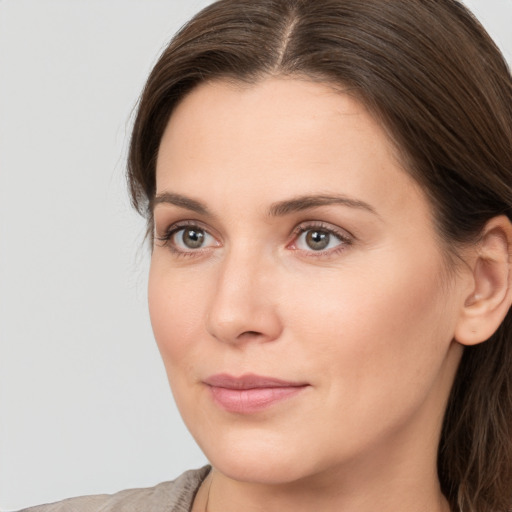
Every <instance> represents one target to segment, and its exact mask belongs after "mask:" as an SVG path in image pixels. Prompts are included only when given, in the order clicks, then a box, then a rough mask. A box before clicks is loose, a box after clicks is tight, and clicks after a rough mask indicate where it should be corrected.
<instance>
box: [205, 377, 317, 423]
mask: <svg viewBox="0 0 512 512" xmlns="http://www.w3.org/2000/svg"><path fill="white" fill-rule="evenodd" d="M204 383H205V384H206V385H207V386H208V387H209V388H210V393H211V396H212V398H213V401H214V403H216V404H217V405H218V406H220V407H221V408H222V409H224V410H225V411H228V412H232V413H238V414H252V413H256V412H259V411H262V410H264V409H267V408H268V407H270V406H272V405H274V404H277V403H278V402H282V401H284V400H287V399H289V398H292V397H294V396H296V395H297V394H299V393H301V392H302V391H304V390H305V389H306V388H307V387H309V384H308V383H305V382H292V381H285V380H281V379H275V378H273V377H264V376H260V375H254V374H246V375H242V376H241V377H233V376H231V375H228V374H218V375H212V376H211V377H208V378H207V379H205V380H204Z"/></svg>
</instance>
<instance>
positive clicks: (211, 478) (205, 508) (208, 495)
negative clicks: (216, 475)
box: [204, 475, 213, 512]
mask: <svg viewBox="0 0 512 512" xmlns="http://www.w3.org/2000/svg"><path fill="white" fill-rule="evenodd" d="M212 481H213V475H211V476H210V483H209V484H208V492H207V494H206V503H205V505H204V512H208V503H209V502H210V490H211V488H212Z"/></svg>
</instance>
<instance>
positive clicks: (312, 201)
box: [269, 195, 378, 217]
mask: <svg viewBox="0 0 512 512" xmlns="http://www.w3.org/2000/svg"><path fill="white" fill-rule="evenodd" d="M332 204H335V205H342V206H348V207H350V208H357V209H361V210H366V211H368V212H370V213H373V214H374V215H378V213H377V212H376V211H375V209H374V208H373V206H371V205H369V204H368V203H365V202H364V201H360V200H359V199H353V198H350V197H346V196H343V195H306V196H299V197H295V198H293V199H289V200H286V201H279V202H278V203H274V204H273V205H272V206H271V207H270V209H269V215H270V216H272V217H280V216H284V215H289V214H290V213H296V212H301V211H304V210H309V209H311V208H318V207H320V206H329V205H332Z"/></svg>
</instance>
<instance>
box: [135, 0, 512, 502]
mask: <svg viewBox="0 0 512 512" xmlns="http://www.w3.org/2000/svg"><path fill="white" fill-rule="evenodd" d="M272 75H279V76H283V75H286V76H306V77H309V78H310V79H313V80H320V81H323V82H327V83H330V84H333V85H335V86H341V87H343V89H344V90H347V89H348V90H349V91H351V92H352V93H353V94H355V95H356V96H357V97H358V98H359V99H360V100H361V101H362V102H364V104H365V105H366V106H367V107H368V108H369V109H370V110H371V112H372V113H373V114H374V115H375V116H377V117H378V118H379V119H380V120H381V121H382V123H383V125H384V126H385V127H386V128H387V130H388V133H389V134H390V136H391V137H392V138H393V140H394V141H395V143H396V145H397V147H398V148H399V149H400V150H401V153H402V156H403V159H404V162H405V165H404V167H405V168H406V169H407V171H408V172H410V173H411V175H412V176H413V177H414V178H415V179H416V180H417V181H418V182H419V183H420V184H421V185H422V188H423V190H424V191H425V192H426V194H427V195H428V197H429V199H430V201H431V203H432V206H433V211H434V213H435V217H436V222H437V228H438V231H439V234H440V236H441V238H442V240H443V241H445V242H446V243H447V245H448V246H449V247H451V248H454V247H456V246H457V244H459V243H465V242H472V241H474V240H475V239H476V237H477V236H478V234H479V232H480V230H481V229H482V227H483V225H484V224H485V223H486V222H487V221H488V220H489V219H490V218H492V217H494V216H497V215H500V214H505V215H508V216H509V218H510V217H511V216H512V80H511V76H510V72H509V70H508V67H507V64H506V62H505V61H504V59H503V57H502V56H501V54H500V52H499V50H498V49H497V47H496V46H495V44H494V43H493V41H492V40H491V38H490V37H489V36H488V34H487V33H486V32H485V30H484V29H483V28H482V27H481V25H480V24H479V23H478V22H477V21H476V19H475V18H474V17H473V16H472V15H471V13H470V12H469V11H468V10H467V9H466V8H465V7H464V6H463V5H462V4H460V3H459V2H458V1H456V0H220V1H218V2H216V3H214V4H212V5H210V6H209V7H207V8H206V9H204V10H203V11H202V12H201V13H199V14H198V15H197V16H196V17H195V18H194V19H192V21H190V22H189V23H188V24H187V25H186V26H185V27H184V28H183V29H182V30H181V31H180V32H179V33H178V34H177V35H176V36H175V37H174V39H173V40H172V41H171V43H170V44H169V46H168V47H167V49H166V50H165V51H164V52H163V54H162V56H161V58H160V59H159V61H158V63H157V64H156V66H155V67H154V69H153V71H152V73H151V75H150V77H149V79H148V81H147V84H146V87H145V89H144V91H143V94H142V97H141V99H140V103H139V109H138V114H137V117H136V120H135V125H134V128H133V134H132V139H131V146H130V154H129V162H128V178H129V184H130V189H131V194H132V201H133V204H134V206H135V207H136V208H137V209H138V210H139V211H140V212H141V213H142V214H144V215H145V216H146V217H147V219H148V226H149V228H150V229H151V228H152V223H153V218H152V212H151V209H150V207H149V204H150V201H151V199H152V198H153V197H154V195H155V163H156V156H157V152H158V148H159V145H160V140H161V137H162V134H163V132H164V129H165V127H166V125H167V122H168V120H169V117H170V115H171V113H172V111H173V109H174V107H175V106H176V104H177V103H178V102H179V101H180V100H181V99H182V98H183V97H184V96H185V95H186V94H187V93H188V92H189V91H191V90H192V89H193V88H194V87H195V86H196V85H198V84H199V83H203V82H206V81H211V80H215V79H219V78H223V79H232V80H235V81H245V82H249V83H254V82H257V81H258V80H260V79H262V78H264V77H266V76H272ZM438 470H439V479H440V482H441V486H442V490H443V492H444V493H445V495H446V497H447V498H448V500H449V502H450V504H451V507H452V509H453V510H461V511H463V512H505V511H508V510H509V509H510V508H511V506H512V316H511V312H510V311H509V313H508V315H507V317H506V319H505V321H504V322H503V324H502V325H501V326H500V328H499V329H498V331H497V332H496V333H495V334H494V335H493V336H492V337H491V339H489V340H488V341H486V342H485V343H482V344H480V345H477V346H475V347H469V348H466V349H465V351H464V355H463V358H462V361H461V364H460V367H459V371H458V374H457V377H456V380H455V383H454V386H453V390H452V393H451V396H450V400H449V403H448V407H447V411H446V415H445V419H444V424H443V430H442V436H441V442H440V446H439V456H438Z"/></svg>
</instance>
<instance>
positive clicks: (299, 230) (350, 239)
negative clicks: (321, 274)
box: [287, 221, 356, 257]
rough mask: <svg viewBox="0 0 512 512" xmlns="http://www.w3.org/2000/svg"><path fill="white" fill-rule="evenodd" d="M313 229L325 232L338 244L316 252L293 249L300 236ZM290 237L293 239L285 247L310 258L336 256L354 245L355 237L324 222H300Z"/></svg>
mask: <svg viewBox="0 0 512 512" xmlns="http://www.w3.org/2000/svg"><path fill="white" fill-rule="evenodd" d="M315 229H316V230H318V231H325V232H327V233H329V234H331V235H333V236H335V237H336V238H337V239H338V240H339V241H340V243H339V244H338V245H337V246H336V247H333V248H330V249H324V250H318V251H315V250H314V249H310V250H307V249H300V248H298V247H296V246H295V247H294V245H295V244H296V243H297V240H298V238H299V237H300V236H301V235H302V234H304V233H306V232H308V231H313V230H315ZM292 235H293V239H292V241H291V242H290V243H289V244H288V245H287V248H289V249H292V250H295V251H300V252H302V253H305V254H307V256H308V257H309V256H311V257H322V256H324V257H325V256H327V255H332V254H336V253H338V252H340V251H343V250H345V249H346V248H347V246H350V245H352V244H353V243H354V241H355V240H356V237H355V236H354V235H352V233H350V232H349V231H347V230H346V229H342V228H340V227H338V226H335V225H334V224H330V223H327V222H324V221H304V222H301V223H300V224H299V225H298V226H296V227H295V228H294V229H293V231H292Z"/></svg>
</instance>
